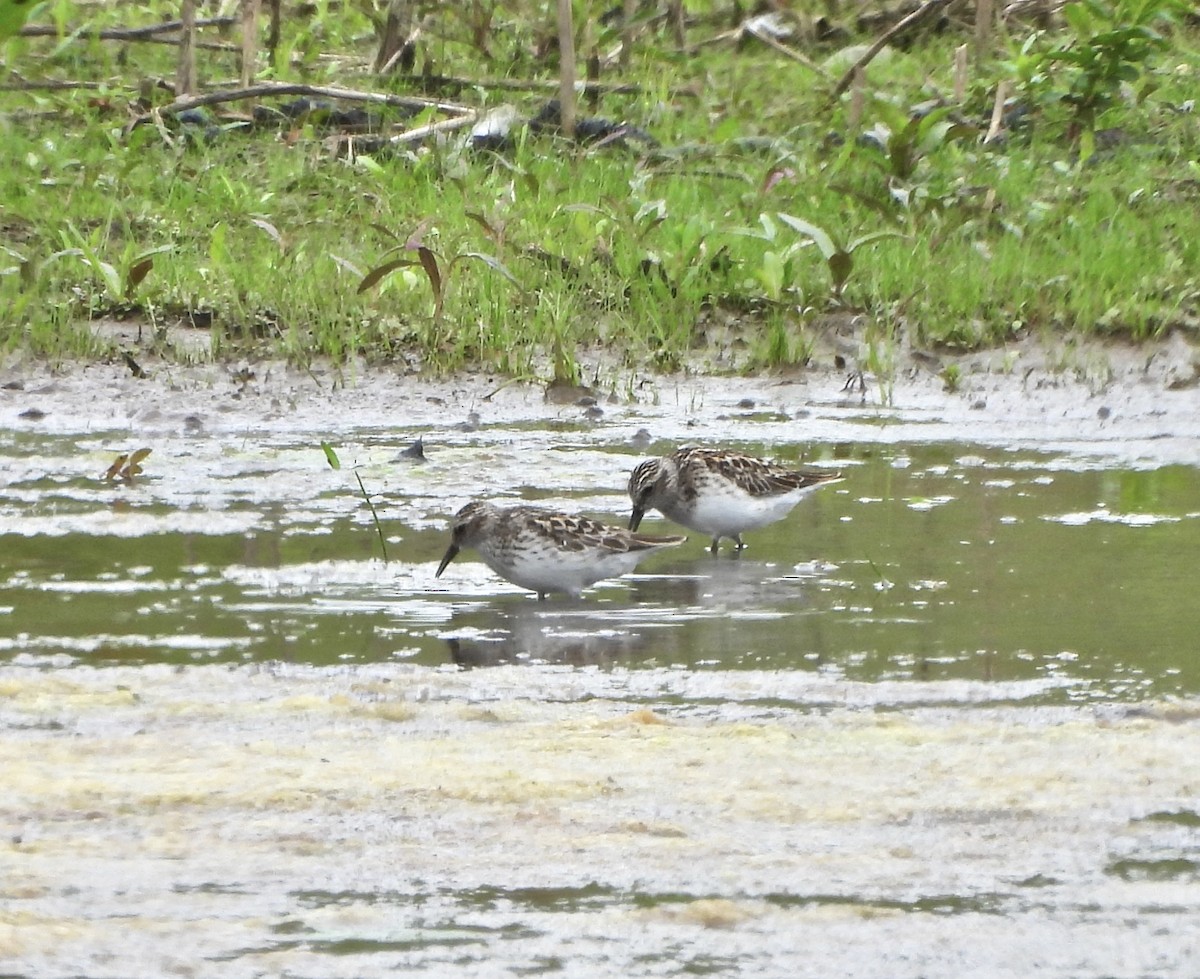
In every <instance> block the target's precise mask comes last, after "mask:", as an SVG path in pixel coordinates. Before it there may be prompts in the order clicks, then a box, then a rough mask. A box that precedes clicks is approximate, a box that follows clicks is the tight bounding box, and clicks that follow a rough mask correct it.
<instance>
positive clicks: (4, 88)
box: [0, 78, 100, 92]
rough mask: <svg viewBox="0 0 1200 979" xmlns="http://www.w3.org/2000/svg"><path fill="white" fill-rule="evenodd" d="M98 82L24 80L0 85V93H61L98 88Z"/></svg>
mask: <svg viewBox="0 0 1200 979" xmlns="http://www.w3.org/2000/svg"><path fill="white" fill-rule="evenodd" d="M99 87H100V82H67V81H59V82H54V81H37V82H30V81H26V80H25V79H24V78H22V79H20V80H18V81H15V82H9V83H7V84H4V85H0V92H62V91H67V90H69V89H73V88H99Z"/></svg>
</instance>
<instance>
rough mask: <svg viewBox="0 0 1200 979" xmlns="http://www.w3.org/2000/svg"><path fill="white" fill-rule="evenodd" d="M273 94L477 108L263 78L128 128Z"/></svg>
mask: <svg viewBox="0 0 1200 979" xmlns="http://www.w3.org/2000/svg"><path fill="white" fill-rule="evenodd" d="M271 95H311V96H312V97H314V98H322V99H344V100H345V101H347V102H372V103H375V104H376V105H393V106H399V107H400V108H403V109H413V110H415V111H418V112H419V111H421V110H423V109H430V108H432V109H437V110H438V111H440V112H448V113H450V114H451V115H455V116H466V115H470V116H471V117H472V118H473V117H474V115H475V110H473V109H469V108H467V107H466V106H465V105H455V104H454V103H453V102H435V101H433V100H432V99H421V98H416V97H414V96H411V95H387V94H385V93H383V92H358V91H355V90H354V89H350V88H334V87H331V86H328V85H299V84H292V83H290V82H259V83H258V84H257V85H251V86H250V87H249V88H238V89H226V90H223V91H220V92H206V93H205V94H204V95H194V96H191V97H189V98H177V99H176V100H175V101H174V102H172V103H171V104H170V105H164V106H162V107H161V108H159V109H155V110H153V111H151V112H146V113H143V114H142V115H140V116H138V117H137V118H136V119H134V120H133V121H132V122H131V123H130V124H129V127H128V128H130V129H131V128H133V127H134V126H137V125H139V124H141V123H144V122H149V121H150V119H151V118H152V117H153V116H156V115H158V116H173V115H178V114H179V113H180V112H187V111H188V110H189V109H199V108H200V107H201V106H205V105H219V104H221V103H224V102H240V101H242V100H244V99H256V98H262V97H264V96H271Z"/></svg>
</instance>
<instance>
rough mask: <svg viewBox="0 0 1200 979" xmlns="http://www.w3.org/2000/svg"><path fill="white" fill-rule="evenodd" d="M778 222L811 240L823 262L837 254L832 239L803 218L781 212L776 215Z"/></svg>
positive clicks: (822, 229)
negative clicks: (819, 251)
mask: <svg viewBox="0 0 1200 979" xmlns="http://www.w3.org/2000/svg"><path fill="white" fill-rule="evenodd" d="M776 216H777V217H778V218H779V220H780V221H782V222H783V223H784V224H786V225H787V226H788V227H789V228H791V229H792V230H793V231H799V232H800V234H802V235H805V236H807V237H809V238H811V239H812V240H813V241H814V242H816V244H817V248H819V249H820V250H821V254H822V255H824V256H825V261H827V262H828V261H830V260H832V258H833V256H834V255H836V254H837V252H838V247H837V245H835V244H834V243H833V238H831V237H830V236H829V232H827V231H826V230H825V229H824V228H821V227H818V226H817V225H815V224H812V223H811V222H809V221H805V220H804V219H803V218H797V217H792V215H790V214H784V213H783V212H782V211H781V212H779V213H778V214H777V215H776Z"/></svg>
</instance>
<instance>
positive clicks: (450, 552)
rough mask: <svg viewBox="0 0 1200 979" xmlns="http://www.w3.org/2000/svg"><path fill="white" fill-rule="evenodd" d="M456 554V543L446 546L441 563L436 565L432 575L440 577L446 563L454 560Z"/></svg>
mask: <svg viewBox="0 0 1200 979" xmlns="http://www.w3.org/2000/svg"><path fill="white" fill-rule="evenodd" d="M456 554H458V545H457V544H451V545H450V546H449V547H447V548H446V555H445V557H443V558H442V563H441V564H439V565H438V569H437V571H436V572H435V573H434V575H433V576H434V577H435V578H440V577H441V576H442V572H443V571H445V570H446V565H447V564H449V563H450V562H451V561H453V560H454V557H455V555H456Z"/></svg>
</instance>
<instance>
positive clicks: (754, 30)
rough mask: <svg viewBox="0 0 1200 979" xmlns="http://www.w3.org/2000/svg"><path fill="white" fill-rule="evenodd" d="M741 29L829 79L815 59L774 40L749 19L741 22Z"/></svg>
mask: <svg viewBox="0 0 1200 979" xmlns="http://www.w3.org/2000/svg"><path fill="white" fill-rule="evenodd" d="M742 29H743V30H744V32H745V33H746V34H748V35H749V36H750V37H752V38H754V39H755V40H756V41H762V43H763V44H765V45H766V46H767V47H769V48H771V49H773V50H775V51H778V52H779V53H780V54H782V55H784V56H785V57H787V58H791V59H792V60H793V61H796V62H799V63H800V64H802V65H804V67H805V68H807V69H808V70H809V71H812V72H815V73H816V74H818V75H820V76H821V77H822V78H824V79H825V80H826V81H828V80H829V76H828V75H827V74H825V69H824V68H822V67H821V66H820V65H819V64H817V63H816V62H815V61H811V60H810V59H808V58H806V57H805V56H804V55H802V54H801V53H800V52H799V51H794V50H792V49H791V48H789V47H788V46H787V45H786V44H784V43H783V42H782V41H779V40H776V39H775V38H773V37H772V36H771V35H770V34H769V33H768V32H767V31H764V30H761V29H760V28H759V27H758V26H756V25H755V24H753V23H751V22H750V21H747V22H746V23H745V24H743V25H742Z"/></svg>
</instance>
